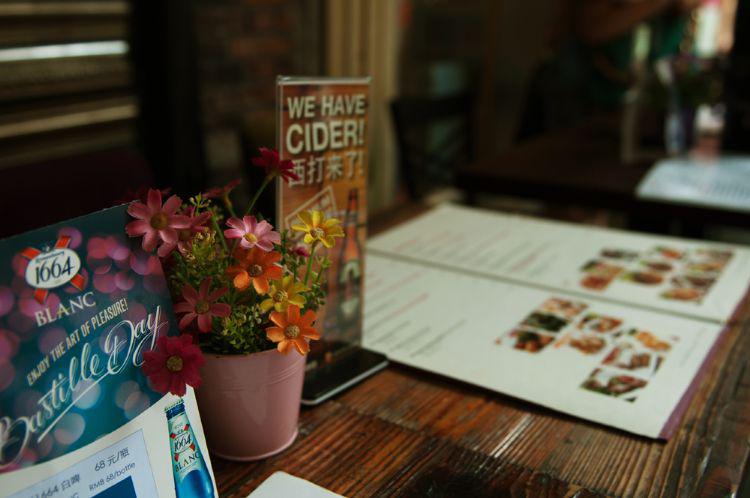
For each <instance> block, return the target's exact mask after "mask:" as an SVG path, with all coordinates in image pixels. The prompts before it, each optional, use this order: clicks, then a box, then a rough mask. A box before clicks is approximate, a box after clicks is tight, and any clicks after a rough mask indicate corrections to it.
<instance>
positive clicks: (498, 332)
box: [363, 253, 721, 439]
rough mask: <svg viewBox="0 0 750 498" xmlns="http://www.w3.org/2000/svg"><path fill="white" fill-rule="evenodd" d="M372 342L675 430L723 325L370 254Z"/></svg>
mask: <svg viewBox="0 0 750 498" xmlns="http://www.w3.org/2000/svg"><path fill="white" fill-rule="evenodd" d="M367 266H368V270H367V275H366V277H367V282H368V283H367V288H366V294H365V322H364V339H363V345H364V346H365V347H366V348H368V349H372V350H374V351H379V352H381V353H384V354H386V355H387V356H388V357H389V358H390V359H391V360H393V361H396V362H399V363H403V364H405V365H409V366H413V367H417V368H421V369H425V370H429V371H433V372H436V373H439V374H441V375H445V376H447V377H451V378H454V379H457V380H462V381H465V382H469V383H471V384H474V385H477V386H481V387H484V388H487V389H491V390H494V391H497V392H501V393H504V394H508V395H511V396H514V397H516V398H520V399H523V400H527V401H531V402H534V403H537V404H540V405H543V406H546V407H549V408H552V409H555V410H558V411H560V412H563V413H568V414H570V415H574V416H577V417H580V418H583V419H587V420H591V421H594V422H599V423H601V424H605V425H609V426H612V427H616V428H619V429H622V430H625V431H628V432H632V433H635V434H639V435H644V436H648V437H653V438H664V439H668V438H669V437H670V436H671V435H672V433H673V432H674V430H675V429H676V425H677V423H678V422H679V419H680V416H681V409H680V407H681V404H680V401H681V400H682V399H683V397H687V396H688V395H689V389H690V387H691V385H692V383H693V381H694V379H695V378H696V376H697V375H698V373H699V371H700V369H701V367H702V365H703V364H704V362H705V361H706V358H707V357H708V354H709V352H710V351H711V349H712V347H713V346H714V345H715V344H716V341H717V339H718V337H719V335H720V332H721V326H720V325H718V324H712V323H707V322H703V321H697V320H689V319H686V318H682V317H677V316H669V315H665V314H661V313H655V312H652V311H646V310H641V309H634V308H631V307H626V306H622V305H616V304H612V303H609V302H604V301H597V300H592V299H584V298H580V297H574V296H571V295H569V294H565V293H560V292H558V293H550V292H548V291H545V290H540V289H537V288H532V287H525V286H520V285H516V284H513V283H509V282H500V281H497V280H494V279H487V278H481V277H477V276H476V275H472V274H468V273H465V272H460V271H455V270H445V269H439V268H435V267H431V266H422V265H418V264H415V263H411V262H407V261H400V260H397V259H392V258H388V257H382V256H379V255H376V254H372V253H370V254H369V255H368V262H367Z"/></svg>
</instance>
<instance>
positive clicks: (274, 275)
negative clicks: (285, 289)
mask: <svg viewBox="0 0 750 498" xmlns="http://www.w3.org/2000/svg"><path fill="white" fill-rule="evenodd" d="M263 276H264V277H266V278H267V279H269V280H279V279H280V278H281V277H283V276H284V272H283V270H282V269H281V267H280V266H271V267H269V268H268V269H267V270H266V271H265V272H264V273H263Z"/></svg>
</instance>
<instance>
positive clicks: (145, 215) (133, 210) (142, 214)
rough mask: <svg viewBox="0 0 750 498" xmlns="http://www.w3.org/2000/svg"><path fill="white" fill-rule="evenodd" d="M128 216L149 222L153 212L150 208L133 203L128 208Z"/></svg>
mask: <svg viewBox="0 0 750 498" xmlns="http://www.w3.org/2000/svg"><path fill="white" fill-rule="evenodd" d="M128 214H129V215H130V216H132V217H133V218H139V219H141V220H148V219H149V218H151V210H149V208H148V206H146V205H145V204H143V203H140V202H133V203H132V204H130V205H129V206H128Z"/></svg>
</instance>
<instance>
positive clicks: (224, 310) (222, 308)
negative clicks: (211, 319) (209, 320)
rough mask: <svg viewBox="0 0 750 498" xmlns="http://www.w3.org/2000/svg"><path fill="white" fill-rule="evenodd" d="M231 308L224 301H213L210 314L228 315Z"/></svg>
mask: <svg viewBox="0 0 750 498" xmlns="http://www.w3.org/2000/svg"><path fill="white" fill-rule="evenodd" d="M231 311H232V308H231V307H230V306H229V305H228V304H225V303H214V304H212V305H211V314H212V315H214V316H218V317H225V316H229V313H230V312H231Z"/></svg>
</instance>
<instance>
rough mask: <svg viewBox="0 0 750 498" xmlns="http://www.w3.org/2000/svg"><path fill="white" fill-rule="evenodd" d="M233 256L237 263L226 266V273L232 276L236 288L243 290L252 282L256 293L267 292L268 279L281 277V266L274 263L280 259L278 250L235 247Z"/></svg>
mask: <svg viewBox="0 0 750 498" xmlns="http://www.w3.org/2000/svg"><path fill="white" fill-rule="evenodd" d="M234 258H235V259H236V260H237V264H236V265H235V266H230V267H229V268H227V273H228V274H229V275H232V276H234V280H233V282H232V283H233V284H234V287H235V289H237V290H241V291H243V290H245V289H247V288H248V287H250V284H253V287H255V290H256V291H257V292H258V294H265V293H267V292H268V281H269V280H279V279H280V278H281V277H282V273H283V272H282V270H281V267H280V266H278V265H277V264H276V263H277V262H279V261H280V260H281V254H279V253H278V252H275V251H269V252H266V251H264V250H262V249H260V248H258V247H253V248H252V249H250V250H249V251H247V250H245V249H242V248H237V250H236V251H235V253H234Z"/></svg>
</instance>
